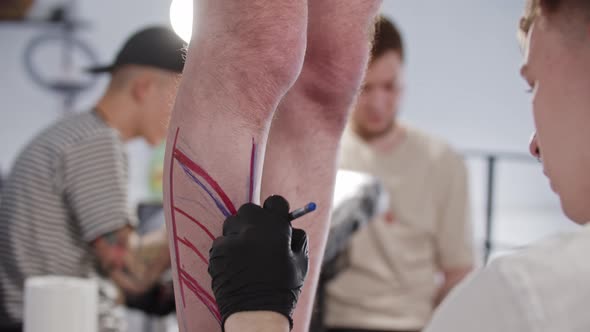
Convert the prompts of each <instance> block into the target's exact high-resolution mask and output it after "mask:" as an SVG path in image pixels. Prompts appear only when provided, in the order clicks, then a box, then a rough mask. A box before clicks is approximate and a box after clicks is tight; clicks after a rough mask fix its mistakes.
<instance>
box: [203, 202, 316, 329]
mask: <svg viewBox="0 0 590 332" xmlns="http://www.w3.org/2000/svg"><path fill="white" fill-rule="evenodd" d="M263 206H264V207H263V208H262V207H260V206H258V205H255V204H252V203H247V204H244V205H242V206H241V207H240V209H239V210H238V213H237V214H236V215H235V216H231V217H229V218H227V219H226V220H225V222H224V224H223V236H221V237H219V238H217V239H216V240H215V241H214V242H213V247H212V248H211V250H210V251H209V274H210V275H211V278H212V288H213V292H214V294H215V299H216V300H217V305H218V307H219V310H220V313H221V316H222V326H223V324H225V320H226V319H227V318H228V317H229V316H230V315H231V314H233V313H236V312H240V311H260V310H264V311H274V312H277V313H280V314H282V315H284V316H285V317H287V319H288V320H289V324H290V326H291V328H292V327H293V320H292V318H291V316H292V314H293V310H294V309H295V306H296V304H297V300H298V298H299V294H300V293H301V287H303V282H304V281H305V277H306V275H307V268H308V262H309V256H308V249H307V235H306V234H305V232H304V231H303V230H301V229H297V228H292V227H291V218H290V216H289V203H288V202H287V201H286V200H285V199H284V198H283V197H281V196H270V197H269V198H268V199H267V200H266V201H265V202H264V205H263Z"/></svg>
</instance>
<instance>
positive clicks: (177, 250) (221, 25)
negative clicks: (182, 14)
mask: <svg viewBox="0 0 590 332" xmlns="http://www.w3.org/2000/svg"><path fill="white" fill-rule="evenodd" d="M197 6H200V8H198V9H197V10H196V12H198V13H202V15H200V17H198V18H197V19H196V22H198V26H195V29H194V30H195V31H194V32H193V36H194V37H193V40H192V42H191V46H190V48H189V52H188V58H187V63H186V65H185V70H184V75H183V78H182V81H181V84H180V88H179V92H178V95H177V99H176V104H175V107H174V111H173V113H172V118H171V121H170V129H169V136H168V144H167V147H166V157H165V158H166V159H165V160H166V165H165V171H164V174H165V179H164V197H165V209H166V222H167V227H168V230H169V232H168V233H169V241H170V248H171V249H170V250H171V254H172V266H173V270H174V282H175V295H176V299H177V300H176V301H177V311H178V318H179V325H180V330H181V331H185V332H188V331H220V325H219V313H218V312H217V306H216V304H215V302H214V300H213V294H212V292H211V289H210V285H211V280H210V278H209V275H208V274H207V263H208V250H209V248H210V246H211V242H212V240H213V238H214V237H216V236H219V235H220V234H221V226H222V223H223V220H224V219H225V217H226V216H227V215H230V214H233V213H234V212H235V209H236V208H237V207H239V206H240V205H241V204H243V203H245V202H247V201H254V202H258V201H259V199H260V198H259V187H260V179H261V178H260V174H261V169H262V161H263V158H264V151H265V146H266V139H267V135H268V130H269V126H270V120H271V118H272V116H273V112H274V110H275V109H276V107H277V105H278V103H279V101H280V100H281V98H282V97H283V96H284V94H285V93H286V92H287V90H288V89H289V88H290V87H291V85H292V84H293V82H294V81H295V79H296V78H297V76H298V74H299V72H300V70H301V66H302V63H303V56H304V52H305V43H306V34H305V31H306V24H307V4H306V0H251V1H235V0H203V1H199V2H198V4H197V1H195V7H197Z"/></svg>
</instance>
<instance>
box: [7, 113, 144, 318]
mask: <svg viewBox="0 0 590 332" xmlns="http://www.w3.org/2000/svg"><path fill="white" fill-rule="evenodd" d="M127 167H128V166H127V155H126V152H125V147H124V145H123V142H122V140H121V139H120V137H119V134H118V133H117V131H115V130H114V129H112V128H111V127H109V126H108V125H107V124H106V123H105V122H104V121H103V120H102V119H101V118H100V117H99V116H98V115H97V114H96V113H94V112H88V113H81V114H75V115H71V116H68V117H65V118H64V119H62V120H60V121H58V122H57V123H55V124H54V125H52V126H50V127H49V128H47V129H46V130H44V131H43V132H42V133H41V134H39V135H38V136H37V137H35V138H34V139H33V140H32V141H31V142H30V143H29V144H28V145H27V146H26V147H25V149H24V150H23V151H22V152H21V154H20V155H19V156H18V158H17V160H16V162H15V164H14V166H13V168H12V171H11V173H10V175H9V176H8V178H7V179H6V183H5V185H4V186H3V188H2V196H1V199H0V326H1V325H2V324H5V323H11V322H20V321H22V318H23V287H24V281H25V279H26V278H28V277H31V276H39V275H64V276H73V277H82V278H84V277H90V276H91V275H93V274H94V273H95V264H96V259H95V258H94V256H93V252H92V250H91V246H90V243H91V242H92V241H93V240H95V239H97V238H98V237H100V236H102V235H104V234H106V233H109V232H112V231H115V230H117V229H120V228H122V227H124V226H126V225H128V224H134V223H135V220H134V218H135V217H134V216H133V215H132V214H131V213H130V212H131V210H130V209H129V206H128V203H127V173H128V169H127Z"/></svg>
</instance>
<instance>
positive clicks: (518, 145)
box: [0, 0, 569, 244]
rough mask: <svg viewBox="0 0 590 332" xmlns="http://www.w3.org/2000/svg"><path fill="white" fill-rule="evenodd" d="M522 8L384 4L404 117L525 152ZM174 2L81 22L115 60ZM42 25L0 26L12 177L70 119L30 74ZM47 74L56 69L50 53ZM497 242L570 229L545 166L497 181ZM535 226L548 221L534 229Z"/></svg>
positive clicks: (475, 177)
mask: <svg viewBox="0 0 590 332" xmlns="http://www.w3.org/2000/svg"><path fill="white" fill-rule="evenodd" d="M60 2H63V0H62V1H58V0H37V4H36V7H35V11H34V14H35V15H36V16H42V15H44V13H45V11H46V9H47V8H48V7H50V6H52V5H54V4H56V3H60ZM522 3H523V1H514V0H496V1H487V0H449V1H435V0H428V1H426V0H414V1H407V0H385V1H384V5H383V11H384V13H385V14H386V15H388V16H390V17H393V18H394V19H395V20H396V21H397V23H398V24H399V26H400V27H401V29H402V30H403V32H404V35H405V40H406V45H407V59H408V61H407V88H406V92H407V93H406V98H405V103H404V113H403V118H404V119H405V120H406V121H408V122H410V123H412V124H414V125H416V126H418V127H420V128H423V129H425V130H428V131H430V132H432V133H434V134H436V135H438V136H441V137H443V138H445V139H447V140H449V141H450V142H451V143H452V144H453V145H454V146H456V147H457V148H458V149H461V150H463V149H483V150H489V151H511V152H519V153H523V154H524V153H526V150H527V141H528V138H529V135H530V133H531V132H532V130H533V124H532V118H531V112H530V106H529V100H528V99H529V96H528V95H526V94H525V93H524V90H525V84H524V83H523V82H522V80H521V79H520V78H519V76H518V69H519V65H520V61H521V57H520V52H519V49H518V46H517V43H516V39H515V35H516V25H517V21H518V17H519V15H520V13H521V7H522ZM168 7H169V0H125V1H115V0H103V1H95V0H94V1H93V0H80V2H79V6H78V16H79V17H80V18H81V19H83V20H88V21H89V22H90V24H91V27H90V28H89V29H88V30H84V31H82V32H80V33H79V36H80V37H81V38H83V39H85V40H87V41H88V42H89V43H90V44H91V45H92V46H93V47H94V48H95V49H96V50H97V52H98V55H99V57H100V59H101V60H102V61H103V62H109V61H111V60H112V58H113V56H114V54H115V52H116V51H117V50H118V48H119V47H120V46H121V44H122V42H123V41H124V40H125V39H126V38H127V37H128V36H129V35H130V34H131V33H132V32H133V31H135V30H137V29H139V28H141V27H143V26H145V25H148V24H154V23H161V24H168ZM39 33H41V29H40V28H38V27H31V26H22V25H15V24H1V23H0V59H2V61H0V73H1V74H0V75H1V76H0V100H1V101H2V103H0V167H1V168H2V169H3V170H4V171H7V169H8V167H9V165H10V164H11V163H12V161H13V160H14V157H15V155H16V153H17V151H18V150H19V149H20V148H22V146H23V144H24V143H25V142H26V141H27V140H28V139H30V138H31V137H32V135H34V133H35V132H37V131H38V130H39V129H40V128H42V127H44V126H46V125H48V124H49V123H51V122H52V121H54V120H55V119H57V118H58V117H59V116H60V115H61V114H62V99H61V98H59V97H58V96H56V95H55V94H52V93H49V92H47V91H44V90H41V89H39V88H38V87H37V86H35V85H34V84H33V83H32V82H31V81H30V79H29V78H28V77H27V76H26V75H25V74H24V70H23V65H22V53H23V50H24V47H25V45H26V44H27V43H28V41H29V40H30V39H31V38H33V37H34V36H36V35H38V34H39ZM41 61H46V62H47V65H46V69H48V70H50V69H51V68H54V67H55V66H56V63H57V62H56V61H57V59H56V57H55V54H54V55H53V56H52V55H51V54H49V55H47V56H46V57H45V58H43V59H41ZM104 83H105V82H104V79H103V80H102V81H101V84H99V85H97V86H96V87H95V88H94V89H93V90H92V91H91V92H89V93H85V94H84V95H82V96H81V98H80V99H79V101H78V103H77V109H79V110H87V109H89V108H90V107H91V106H92V105H93V102H94V101H95V100H96V98H98V96H99V95H100V93H101V92H102V88H103V87H104ZM130 150H131V175H132V179H131V183H132V186H131V188H132V197H133V201H138V200H140V199H142V198H143V197H145V196H146V181H147V180H146V178H147V175H146V172H145V171H146V168H145V167H144V165H146V164H147V162H146V160H147V158H148V156H149V149H148V148H147V147H146V145H145V144H144V143H142V142H134V143H132V144H131V146H130ZM469 166H470V173H471V178H472V192H473V200H474V206H475V212H474V216H475V218H476V220H477V231H478V232H477V233H478V235H479V236H481V233H482V227H481V222H482V216H483V208H482V204H483V193H484V189H485V188H484V186H483V184H484V179H485V172H484V168H483V167H484V165H483V164H482V163H481V162H479V161H477V160H473V161H470V162H469ZM498 178H499V179H498V183H497V187H498V193H497V197H498V201H497V208H498V210H497V211H498V223H499V224H498V228H497V231H496V233H497V235H498V236H499V237H500V238H501V239H502V240H503V241H506V242H509V243H516V244H520V243H525V242H528V241H530V240H531V239H534V238H537V237H540V236H543V235H545V234H547V233H550V232H553V231H555V230H556V229H562V228H563V227H567V225H569V224H568V223H567V222H566V221H564V218H563V217H562V216H561V213H560V211H559V204H558V201H557V199H556V197H555V195H554V194H553V193H551V192H550V191H549V189H548V186H547V183H546V180H545V179H544V178H543V176H542V175H541V170H540V167H539V166H538V165H536V164H534V163H531V164H513V163H502V164H501V166H500V169H499V174H498ZM536 220H542V221H540V222H538V223H537V222H535V221H536Z"/></svg>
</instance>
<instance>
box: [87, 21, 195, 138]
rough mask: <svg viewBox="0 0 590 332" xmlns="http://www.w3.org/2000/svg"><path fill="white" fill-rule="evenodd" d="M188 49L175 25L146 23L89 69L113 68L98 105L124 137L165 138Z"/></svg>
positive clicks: (105, 117)
mask: <svg viewBox="0 0 590 332" xmlns="http://www.w3.org/2000/svg"><path fill="white" fill-rule="evenodd" d="M185 49H186V44H185V42H184V41H183V40H182V39H181V38H180V37H179V36H177V35H176V34H175V33H174V32H173V31H172V30H171V29H169V28H166V27H159V26H155V27H148V28H145V29H143V30H140V31H138V32H136V33H135V34H133V35H132V36H131V37H130V38H129V39H128V40H127V41H126V42H125V44H124V45H123V47H122V48H121V50H120V51H119V53H118V54H117V57H116V58H115V61H114V62H113V64H111V65H109V66H103V67H95V68H92V69H91V72H94V73H109V74H111V81H110V83H109V85H108V88H107V91H106V93H105V95H104V96H103V98H102V99H101V100H100V101H99V103H98V105H97V111H98V112H99V114H100V115H101V116H102V117H103V118H104V119H105V121H106V122H107V123H109V125H111V126H112V127H114V128H115V129H117V130H118V131H119V132H120V134H121V136H122V138H123V139H124V140H127V139H131V138H135V137H142V138H144V139H145V140H146V141H147V142H148V143H149V144H151V145H157V144H159V143H160V142H161V141H162V140H163V139H164V138H165V136H166V133H167V126H168V118H169V115H170V111H171V109H172V104H173V101H174V98H175V96H176V90H177V86H178V81H179V79H178V78H179V75H180V73H181V72H182V69H183V67H184V58H185Z"/></svg>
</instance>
